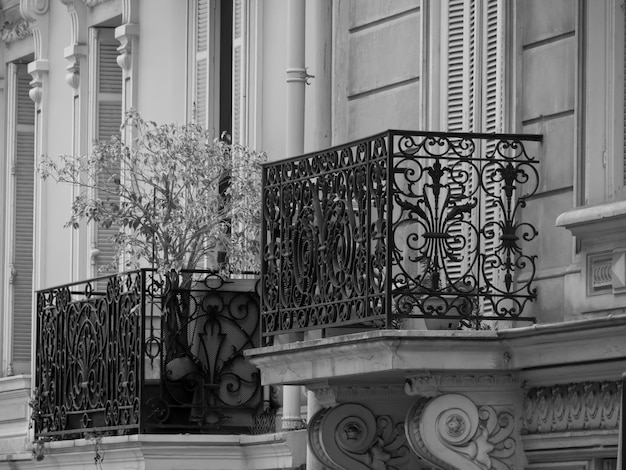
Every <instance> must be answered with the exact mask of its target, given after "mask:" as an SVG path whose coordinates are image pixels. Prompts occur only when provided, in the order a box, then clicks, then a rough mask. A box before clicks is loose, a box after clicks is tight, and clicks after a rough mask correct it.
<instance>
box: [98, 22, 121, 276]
mask: <svg viewBox="0 0 626 470" xmlns="http://www.w3.org/2000/svg"><path fill="white" fill-rule="evenodd" d="M118 45H119V43H118V42H117V41H116V40H115V38H114V35H113V29H112V28H102V29H101V30H100V34H99V35H98V43H97V54H98V61H97V64H98V65H97V68H98V70H97V79H96V80H97V85H96V87H97V98H96V106H97V113H96V129H97V140H98V141H108V140H110V139H111V137H112V136H114V135H117V136H119V135H120V125H121V124H122V69H121V68H120V67H119V66H118V65H117V61H116V59H117V55H118V52H117V46H118ZM119 172H120V167H119V166H113V167H112V168H110V169H109V171H107V172H101V173H99V174H98V175H95V177H96V178H98V186H103V185H104V186H105V187H106V188H107V191H105V193H104V194H98V195H97V197H99V198H100V199H102V200H103V201H107V202H108V203H116V204H118V203H119V196H116V194H115V193H116V191H117V190H116V186H115V184H114V183H113V181H112V180H111V175H112V174H114V173H117V174H118V175H119ZM118 231H119V227H118V226H117V225H112V226H110V227H102V226H98V227H96V236H95V238H96V240H95V241H96V247H97V249H98V251H99V254H98V257H97V259H96V269H97V272H96V274H99V273H100V272H101V271H103V267H104V266H106V265H109V264H110V263H111V262H112V261H113V259H114V256H115V247H114V244H113V241H112V239H113V237H114V236H115V235H116V233H118ZM108 271H113V272H115V271H116V270H108Z"/></svg>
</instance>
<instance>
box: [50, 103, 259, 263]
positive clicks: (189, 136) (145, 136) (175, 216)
mask: <svg viewBox="0 0 626 470" xmlns="http://www.w3.org/2000/svg"><path fill="white" fill-rule="evenodd" d="M128 130H130V131H131V135H133V136H134V137H133V142H132V143H128V144H127V143H125V142H123V141H122V140H121V139H119V138H115V137H114V138H113V139H111V140H110V141H106V142H100V143H98V144H97V145H96V146H95V147H94V149H93V152H92V153H91V154H89V155H85V156H79V157H72V156H61V157H60V161H59V162H56V161H55V160H53V159H50V158H43V159H42V161H41V164H40V171H41V173H42V176H43V177H44V178H45V177H47V176H51V177H52V178H54V179H55V180H57V181H60V182H65V183H70V184H73V185H75V186H76V187H78V188H80V193H79V194H78V195H77V196H76V197H75V199H74V201H73V203H72V207H71V216H70V218H69V220H68V222H67V224H66V226H68V227H73V228H78V227H79V226H80V223H81V222H84V221H86V222H93V223H97V224H98V225H100V226H103V227H111V226H117V227H119V232H118V233H117V234H116V236H115V237H114V239H113V242H114V244H115V247H116V257H115V259H113V260H111V264H112V265H114V266H116V267H117V266H123V267H124V268H127V269H134V268H137V267H139V266H140V265H143V266H144V267H145V265H147V266H150V267H154V268H156V269H158V270H159V271H160V272H162V273H165V272H170V271H171V270H175V271H185V270H193V269H197V268H198V267H200V266H203V265H206V264H207V263H209V264H211V263H213V266H212V267H213V268H215V269H219V270H220V271H221V272H222V273H224V274H233V273H235V274H236V273H238V272H242V271H257V270H258V266H259V261H258V253H259V245H260V243H259V239H258V234H259V232H260V217H261V216H260V208H261V204H260V194H261V178H260V171H259V164H260V163H261V162H262V161H264V159H265V154H264V153H262V152H256V151H253V150H251V149H249V148H247V147H245V146H242V145H232V144H229V143H228V142H226V141H225V140H221V139H215V138H212V136H211V135H210V134H209V132H208V131H207V130H205V129H204V128H202V127H201V126H200V125H197V124H193V123H192V124H185V125H175V124H166V125H157V124H156V123H154V122H148V121H144V120H143V119H142V118H141V116H140V115H139V114H138V113H137V112H134V111H131V112H129V113H128V114H127V115H126V117H125V120H124V123H123V124H122V131H128ZM94 175H97V177H96V176H94ZM218 250H219V251H223V252H225V253H226V254H227V258H226V260H225V261H224V262H221V263H219V265H216V264H215V262H216V261H215V259H214V258H215V253H216V251H218Z"/></svg>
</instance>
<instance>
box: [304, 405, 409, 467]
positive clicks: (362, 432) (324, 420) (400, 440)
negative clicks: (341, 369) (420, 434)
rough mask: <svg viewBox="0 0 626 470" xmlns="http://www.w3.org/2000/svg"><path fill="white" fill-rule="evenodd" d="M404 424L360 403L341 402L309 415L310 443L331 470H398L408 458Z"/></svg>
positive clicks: (318, 456)
mask: <svg viewBox="0 0 626 470" xmlns="http://www.w3.org/2000/svg"><path fill="white" fill-rule="evenodd" d="M403 427H404V424H403V423H394V422H393V420H392V419H391V418H390V417H389V416H375V415H374V414H373V413H372V412H371V411H370V410H369V409H368V408H366V407H365V406H363V405H360V404H356V403H344V404H341V405H337V406H335V407H333V408H325V409H322V410H320V411H319V412H317V413H316V414H315V415H314V416H313V417H312V418H311V420H310V422H309V427H308V433H309V446H310V448H311V450H312V451H313V453H314V454H315V456H316V457H317V459H318V460H319V461H320V462H321V463H322V464H324V465H325V466H326V467H328V468H330V469H333V470H344V469H349V470H398V469H400V468H405V466H406V464H407V462H408V459H409V449H408V447H407V446H406V437H405V436H404V432H403Z"/></svg>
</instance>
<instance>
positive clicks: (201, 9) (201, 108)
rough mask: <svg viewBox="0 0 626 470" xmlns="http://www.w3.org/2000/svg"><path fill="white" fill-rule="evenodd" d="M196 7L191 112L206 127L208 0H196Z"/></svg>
mask: <svg viewBox="0 0 626 470" xmlns="http://www.w3.org/2000/svg"><path fill="white" fill-rule="evenodd" d="M196 9H197V11H196V15H195V17H196V24H195V57H194V61H195V64H194V65H195V69H194V91H193V110H194V111H193V112H194V121H195V122H196V123H198V124H200V125H201V126H202V127H205V128H206V126H207V123H208V115H207V110H208V106H207V101H208V96H209V92H208V86H209V80H208V76H209V58H208V51H209V34H208V32H209V0H197V2H196Z"/></svg>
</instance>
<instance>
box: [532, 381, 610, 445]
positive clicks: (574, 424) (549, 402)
mask: <svg viewBox="0 0 626 470" xmlns="http://www.w3.org/2000/svg"><path fill="white" fill-rule="evenodd" d="M621 388H622V387H621V382H620V381H601V382H580V383H570V384H561V385H552V386H548V387H535V388H531V389H529V390H528V391H527V392H526V393H525V397H524V415H523V430H522V432H523V433H525V434H536V433H539V434H540V433H554V432H563V431H582V430H601V429H614V430H617V429H618V426H619V416H620V399H621Z"/></svg>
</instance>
